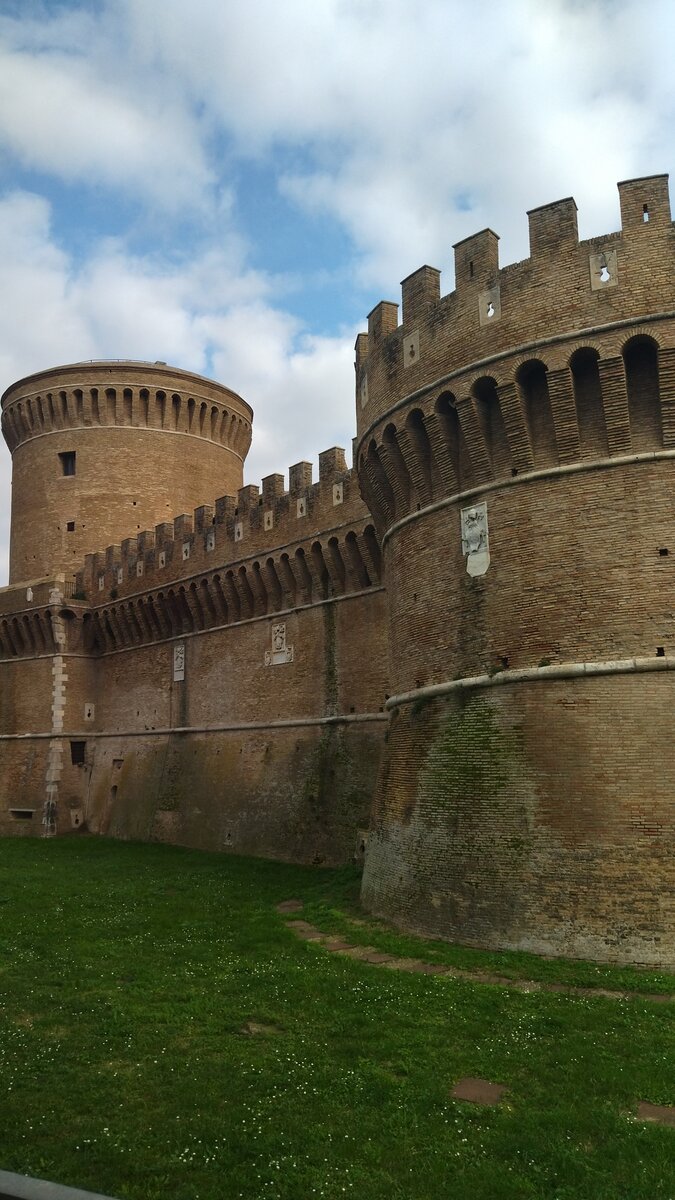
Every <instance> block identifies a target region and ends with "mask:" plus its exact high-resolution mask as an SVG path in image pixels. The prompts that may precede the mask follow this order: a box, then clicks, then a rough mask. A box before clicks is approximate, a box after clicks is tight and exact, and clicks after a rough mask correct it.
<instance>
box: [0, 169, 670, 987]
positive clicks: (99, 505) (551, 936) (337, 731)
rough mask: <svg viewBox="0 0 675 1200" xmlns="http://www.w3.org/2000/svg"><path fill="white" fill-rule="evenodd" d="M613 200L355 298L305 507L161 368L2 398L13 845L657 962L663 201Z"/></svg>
mask: <svg viewBox="0 0 675 1200" xmlns="http://www.w3.org/2000/svg"><path fill="white" fill-rule="evenodd" d="M619 195H620V204H621V230H620V232H616V233H611V234H608V235H606V236H604V237H597V238H593V239H591V240H589V241H581V242H580V241H579V238H578V233H577V222H576V205H575V203H574V201H573V200H572V199H567V200H562V201H560V202H558V203H555V204H551V205H547V206H544V207H542V208H538V209H535V210H533V211H531V212H530V213H529V214H528V216H529V224H530V257H529V258H527V259H526V260H524V261H522V262H519V263H515V264H512V265H509V266H506V267H503V268H500V267H499V262H498V253H497V241H498V239H497V236H496V235H495V234H494V233H493V232H492V231H491V230H490V229H485V230H483V231H482V232H480V233H478V234H476V235H475V236H473V237H470V238H467V239H465V240H464V241H462V242H460V243H458V244H457V245H456V246H455V277H456V285H455V291H454V292H452V293H451V294H449V295H446V296H441V291H440V276H439V272H438V271H436V270H435V269H433V268H431V267H428V266H424V267H422V268H421V269H420V270H418V271H416V272H415V273H414V274H413V275H411V276H409V277H408V278H407V279H405V280H404V281H403V285H402V293H403V294H402V300H403V312H402V324H399V316H398V305H396V304H393V303H388V302H382V303H380V304H378V305H377V307H376V308H375V309H374V310H373V311H372V312H371V314H370V316H369V318H368V333H367V334H360V335H359V337H358V339H357V342H356V413H357V436H356V439H355V443H354V467H353V469H348V468H347V464H346V462H345V456H344V452H343V451H342V450H340V449H337V448H333V449H331V450H327V451H326V452H324V453H323V454H321V455H320V457H319V479H318V481H316V482H313V481H312V468H311V465H310V464H309V463H305V462H302V463H297V464H295V465H294V466H292V467H291V468H290V472H289V484H288V490H286V488H285V479H284V476H282V475H271V476H268V477H267V478H266V479H264V480H263V481H262V490H259V489H258V488H257V487H253V486H244V483H243V463H244V459H245V456H246V452H247V450H248V447H249V444H250V439H251V420H252V412H251V409H250V408H249V407H248V405H247V404H246V403H245V402H244V401H243V400H242V399H241V398H240V397H239V396H237V395H236V394H235V393H233V392H232V391H230V390H229V389H228V388H226V387H222V386H220V385H218V384H216V383H213V382H211V381H209V380H206V379H203V378H201V377H199V376H197V375H194V374H191V373H189V372H186V371H181V370H176V369H171V368H169V367H167V366H166V365H165V364H163V363H154V364H151V363H136V362H95V363H79V364H74V365H71V366H66V367H60V368H55V369H53V370H48V371H43V372H40V373H38V374H36V375H32V376H29V377H28V378H26V379H23V380H20V381H19V382H18V383H16V384H14V385H13V386H11V387H9V388H8V389H7V391H6V392H5V393H4V395H3V397H2V431H3V434H4V436H5V439H6V441H7V443H8V445H9V448H10V450H11V452H12V457H13V498H12V525H11V550H10V554H11V558H10V582H9V586H8V587H7V588H4V589H2V590H0V832H2V833H4V834H9V833H12V834H15V833H16V834H21V833H30V834H36V833H38V834H39V833H48V834H50V833H54V834H61V833H64V832H66V831H69V830H76V829H82V828H87V829H89V830H90V831H91V832H95V833H96V832H100V833H107V834H109V835H114V836H119V837H126V838H139V839H164V840H168V841H175V842H180V843H184V844H188V845H193V846H201V847H205V848H212V849H220V850H231V851H233V852H237V853H244V854H253V855H263V856H272V857H279V858H284V859H288V860H292V861H296V862H307V863H326V864H335V863H340V862H344V861H348V860H351V859H352V858H353V857H354V856H356V857H357V858H358V857H363V858H364V860H365V861H364V875H363V889H362V898H363V902H364V904H365V906H366V908H367V909H368V910H370V911H371V912H373V913H375V914H378V915H380V916H383V917H386V918H388V919H391V920H394V921H396V922H398V923H399V924H400V925H402V926H403V927H405V928H409V929H416V930H421V931H423V932H425V933H427V934H430V935H437V936H441V937H446V938H453V939H457V940H460V941H462V942H465V943H467V944H471V945H477V946H484V947H491V948H511V949H526V950H532V951H535V952H541V953H548V954H563V955H576V956H582V957H591V958H596V959H599V960H606V961H615V962H637V963H644V964H651V965H658V964H660V965H670V966H672V965H673V963H674V962H675V887H674V884H675V870H674V867H673V863H674V859H673V850H672V847H673V833H674V820H673V810H674V804H673V799H674V791H675V755H674V754H673V748H672V743H673V726H674V719H673V712H674V711H675V703H674V702H675V675H674V674H673V667H674V666H675V655H673V654H672V647H673V636H674V626H673V622H674V619H675V618H674V614H673V582H674V581H673V563H674V561H675V547H674V546H673V545H672V531H673V519H674V516H675V508H674V504H675V502H674V499H673V497H674V494H675V493H674V489H673V482H674V478H673V468H674V461H673V460H674V459H675V269H674V268H675V253H674V249H675V247H674V241H673V225H672V223H671V214H670V206H669V199H668V186H667V177H665V176H654V177H651V178H646V179H636V180H630V181H627V182H625V183H621V184H619ZM176 514H178V515H176Z"/></svg>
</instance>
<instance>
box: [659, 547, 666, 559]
mask: <svg viewBox="0 0 675 1200" xmlns="http://www.w3.org/2000/svg"><path fill="white" fill-rule="evenodd" d="M667 557H668V547H667V546H659V558H667Z"/></svg>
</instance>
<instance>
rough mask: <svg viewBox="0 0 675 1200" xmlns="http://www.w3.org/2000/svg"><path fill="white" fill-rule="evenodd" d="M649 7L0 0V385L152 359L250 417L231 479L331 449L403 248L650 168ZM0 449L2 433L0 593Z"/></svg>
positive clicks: (603, 212) (669, 33)
mask: <svg viewBox="0 0 675 1200" xmlns="http://www.w3.org/2000/svg"><path fill="white" fill-rule="evenodd" d="M674 52H675V5H673V4H672V0H499V2H498V3H495V2H494V0H493V2H492V3H489V4H488V3H486V2H485V0H483V2H482V3H481V2H480V0H415V2H414V3H413V2H412V0H406V3H403V0H283V3H280V0H190V3H189V4H188V3H186V2H185V0H0V296H1V297H2V300H1V301H0V392H2V391H4V389H5V388H6V387H8V386H9V385H10V384H11V383H12V382H14V381H15V380H16V379H18V378H20V377H22V376H23V375H26V374H30V373H31V372H33V371H38V370H41V369H43V368H46V367H51V366H56V365H58V364H60V363H67V362H76V361H80V360H84V359H91V358H122V359H125V358H137V359H146V360H150V361H155V360H163V361H166V362H168V363H170V364H171V365H173V366H177V367H182V368H185V369H187V370H191V371H197V372H199V373H201V374H205V375H209V376H211V377H213V378H216V379H218V380H219V381H220V382H222V383H224V384H226V385H227V386H228V387H231V388H233V389H234V390H235V391H237V392H239V393H240V394H241V395H242V396H243V397H244V399H245V400H247V401H248V402H249V403H250V404H251V405H252V407H253V410H254V424H253V445H252V448H251V451H250V453H249V456H248V459H247V464H246V466H245V480H246V482H247V483H260V481H261V479H262V477H263V476H264V475H267V474H270V473H272V472H275V471H278V472H287V469H288V466H289V465H290V464H291V463H294V462H297V461H300V460H301V459H309V460H311V461H314V462H315V463H316V462H317V459H318V454H319V452H320V451H321V450H324V449H327V448H328V447H330V446H332V445H341V446H344V447H345V448H346V449H347V452H348V461H349V460H350V453H349V452H350V445H351V438H352V436H353V434H354V431H355V416H354V368H353V361H354V341H355V338H356V335H357V333H359V332H360V331H361V330H363V329H365V327H366V320H365V318H366V315H367V313H368V312H369V311H370V309H371V308H372V307H373V306H374V305H375V304H377V303H378V301H379V300H381V299H387V300H399V297H400V288H399V281H400V280H401V279H403V278H405V276H406V275H408V274H409V273H410V272H411V271H414V270H416V268H417V267H419V266H422V265H423V264H425V263H428V264H430V265H431V266H434V267H438V268H440V269H441V271H442V285H441V290H442V292H443V293H444V294H445V293H447V292H450V291H452V288H453V286H454V282H453V269H452V258H453V252H452V245H453V243H454V242H456V241H459V240H460V239H461V238H463V237H466V236H468V235H469V234H471V233H475V232H477V231H478V230H479V229H482V228H484V227H485V226H486V225H489V226H490V227H491V228H492V229H494V230H495V231H496V232H497V233H498V234H499V235H500V238H501V241H500V260H501V263H502V265H505V264H506V263H509V262H514V261H517V260H519V259H521V258H524V257H526V256H527V253H528V243H527V218H526V211H527V210H528V209H530V208H534V207H537V206H538V205H540V204H545V203H548V202H550V201H553V200H557V199H560V198H562V197H564V196H569V195H573V196H574V197H575V199H576V201H577V205H578V207H579V228H580V234H581V236H582V237H592V236H594V235H597V234H602V233H606V232H609V231H611V230H614V229H618V228H619V225H620V222H619V206H618V194H617V190H616V183H617V181H618V180H622V179H630V178H634V177H637V176H641V175H651V174H660V173H664V172H669V171H670V170H671V168H672V166H673V164H674V162H675V71H673V66H672V64H673V60H674ZM10 478H11V460H10V456H9V453H8V451H7V449H6V447H5V445H4V442H3V443H1V445H0V586H2V585H3V584H4V583H5V582H6V580H7V543H8V536H9V506H10Z"/></svg>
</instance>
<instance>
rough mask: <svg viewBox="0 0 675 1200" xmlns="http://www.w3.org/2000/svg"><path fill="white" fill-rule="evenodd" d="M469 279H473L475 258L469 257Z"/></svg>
mask: <svg viewBox="0 0 675 1200" xmlns="http://www.w3.org/2000/svg"><path fill="white" fill-rule="evenodd" d="M469 279H473V259H472V258H470V259H469Z"/></svg>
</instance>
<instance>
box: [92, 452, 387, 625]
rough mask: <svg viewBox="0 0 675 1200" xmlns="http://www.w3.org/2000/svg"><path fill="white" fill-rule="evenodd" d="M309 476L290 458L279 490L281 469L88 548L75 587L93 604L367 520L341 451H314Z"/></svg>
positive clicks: (305, 465)
mask: <svg viewBox="0 0 675 1200" xmlns="http://www.w3.org/2000/svg"><path fill="white" fill-rule="evenodd" d="M312 475H313V470H312V464H311V463H309V462H301V463H295V464H294V465H293V466H291V467H290V468H289V471H288V479H289V485H288V489H287V490H286V488H285V482H284V475H282V474H273V475H268V476H266V477H265V478H264V479H263V480H262V487H261V488H259V487H257V486H256V485H252V484H248V485H246V486H244V487H242V488H239V489H238V491H237V494H236V495H231V496H220V497H218V499H216V501H215V503H214V504H212V505H200V506H199V507H198V508H196V509H194V511H193V512H192V513H191V514H190V513H183V514H180V515H178V516H176V517H174V519H173V521H165V522H162V523H160V524H158V525H157V526H155V528H154V529H153V530H143V531H141V532H139V533H138V534H137V535H136V536H135V537H130V538H126V539H124V540H123V541H122V542H121V543H119V544H113V545H110V546H107V547H106V548H105V549H104V550H101V551H100V552H97V553H95V554H89V555H87V556H86V558H85V562H84V566H83V569H81V570H80V571H79V572H78V573H77V577H76V584H75V589H76V592H77V593H78V594H82V595H86V597H87V599H88V600H89V602H90V603H92V604H101V603H103V602H105V601H107V600H109V599H110V598H111V597H112V598H113V599H116V598H118V597H124V596H126V595H131V594H133V593H136V592H138V591H139V590H145V589H146V588H149V587H154V586H165V585H166V584H167V581H171V582H173V581H180V580H183V579H188V578H190V577H191V576H193V575H194V574H195V573H197V572H200V571H207V570H209V571H210V570H213V569H214V568H215V566H216V565H218V566H222V565H223V564H224V565H226V566H227V565H229V564H231V563H235V562H239V563H241V562H242V561H243V560H245V559H247V558H255V557H256V556H258V555H259V556H263V557H267V556H269V555H271V554H273V552H274V551H275V550H276V549H280V548H283V547H285V546H287V545H291V544H295V543H300V542H306V541H307V540H308V539H309V540H312V539H316V538H317V537H325V539H326V540H327V539H328V538H329V537H330V536H331V535H332V534H333V533H334V532H335V531H336V530H339V529H342V528H343V527H344V526H345V525H347V524H351V523H354V522H356V523H358V522H359V521H360V522H363V521H369V520H370V516H369V513H368V510H367V508H366V506H365V504H364V503H363V500H362V498H361V495H360V493H359V488H358V482H357V479H356V475H355V473H354V471H353V470H351V469H349V468H348V467H347V464H346V461H345V452H344V450H342V449H341V448H340V447H337V446H333V447H331V449H329V450H325V451H324V452H323V453H321V454H320V455H319V478H318V480H317V481H316V482H313V480H312Z"/></svg>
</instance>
